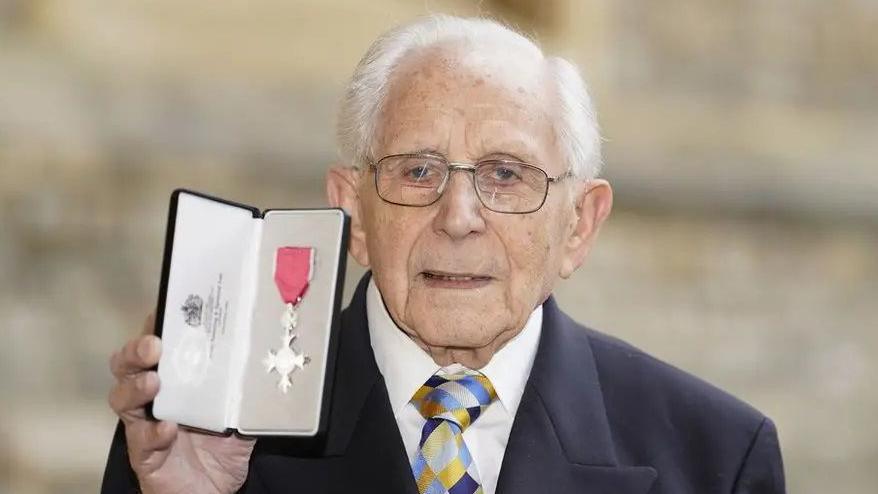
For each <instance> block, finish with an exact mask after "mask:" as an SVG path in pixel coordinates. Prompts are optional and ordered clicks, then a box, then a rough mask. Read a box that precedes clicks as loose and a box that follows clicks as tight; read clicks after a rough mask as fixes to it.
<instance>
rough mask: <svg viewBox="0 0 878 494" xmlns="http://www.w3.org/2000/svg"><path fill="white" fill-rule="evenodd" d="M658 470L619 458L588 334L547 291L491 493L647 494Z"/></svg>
mask: <svg viewBox="0 0 878 494" xmlns="http://www.w3.org/2000/svg"><path fill="white" fill-rule="evenodd" d="M656 477H657V473H656V471H655V469H653V468H652V467H647V466H622V465H619V464H618V461H617V459H616V453H615V451H614V448H613V442H612V436H611V434H610V427H609V423H608V422H607V417H606V410H605V408H604V402H603V395H602V392H601V388H600V382H599V380H598V374H597V369H596V367H595V362H594V356H593V354H592V351H591V345H590V344H589V342H588V336H587V334H586V332H585V331H584V330H582V329H581V328H580V327H578V325H577V324H576V323H575V322H573V321H572V320H571V319H570V318H569V317H567V316H566V315H565V314H563V313H562V312H561V311H560V310H559V309H558V306H557V304H556V303H555V301H554V299H553V298H551V297H550V298H549V299H548V300H547V301H546V303H545V304H544V305H543V330H542V335H541V337H540V345H539V349H538V350H537V356H536V358H535V360H534V365H533V369H532V370H531V374H530V378H529V379H528V382H527V385H526V386H525V390H524V394H523V395H522V399H521V404H520V405H519V408H518V412H517V414H516V416H515V421H514V423H513V425H512V432H511V433H510V436H509V442H508V444H507V446H506V453H505V455H504V457H503V464H502V467H501V469H500V478H499V480H498V484H497V493H498V494H525V493H528V494H529V493H533V492H544V491H547V490H548V491H551V492H553V493H559V494H563V493H567V492H569V493H573V492H576V493H581V492H612V493H613V494H645V493H647V492H649V490H650V488H651V487H652V484H653V483H654V482H655V479H656Z"/></svg>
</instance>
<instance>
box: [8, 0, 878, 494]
mask: <svg viewBox="0 0 878 494" xmlns="http://www.w3.org/2000/svg"><path fill="white" fill-rule="evenodd" d="M428 11H444V12H451V13H458V14H476V13H486V14H493V15H497V16H501V17H502V18H504V19H506V20H507V21H509V22H511V23H513V24H515V25H517V26H519V27H520V28H522V29H524V30H525V31H526V32H528V33H531V34H532V35H534V36H535V37H536V38H537V39H538V40H539V41H540V42H541V43H542V44H543V45H544V46H545V47H546V48H547V49H549V50H550V51H555V52H559V53H562V54H566V55H568V56H570V57H571V58H573V59H574V60H576V61H577V62H579V63H580V64H581V65H582V67H583V69H584V72H585V74H586V76H587V78H588V80H589V81H590V84H591V87H592V91H593V93H594V96H595V98H596V100H597V105H598V109H599V112H600V117H601V122H602V125H603V133H604V135H605V136H606V139H607V143H606V162H607V172H606V175H607V176H608V177H609V178H610V179H611V180H612V181H613V183H614V184H615V187H616V191H617V201H616V211H615V213H614V216H613V218H612V220H611V221H610V223H609V224H608V225H607V227H606V229H605V230H604V232H603V236H602V238H601V240H600V242H599V244H598V246H597V249H596V251H595V252H594V254H593V255H592V258H591V259H590V261H589V264H588V266H586V267H585V268H584V269H582V270H581V271H580V272H579V273H578V274H577V275H576V276H575V278H574V279H573V280H571V281H568V282H566V283H564V284H563V285H562V286H561V287H560V288H559V289H558V296H559V298H560V300H561V303H562V305H564V306H566V307H567V309H568V310H569V311H571V312H572V313H573V314H574V315H575V316H576V317H577V318H578V319H579V320H581V321H585V322H588V323H589V324H591V325H594V326H596V327H599V328H602V329H603V330H604V331H608V332H610V333H613V334H616V335H618V336H620V337H622V338H625V339H628V340H630V341H632V342H633V343H635V344H637V345H638V346H641V347H642V348H644V349H646V350H648V351H650V352H652V353H654V354H656V355H658V356H659V357H661V358H663V359H666V360H668V361H670V362H672V363H674V364H676V365H677V366H680V367H682V368H684V369H686V370H689V371H691V372H694V373H696V374H698V375H700V376H703V377H704V378H706V379H708V380H710V381H712V382H714V383H716V384H718V385H720V386H722V387H724V388H726V389H728V390H730V391H732V392H733V393H735V394H737V395H739V396H741V397H743V398H744V399H746V400H747V401H749V402H750V403H752V404H754V405H755V406H757V407H758V408H760V409H761V410H763V411H764V412H766V413H767V414H769V415H770V416H772V417H773V418H774V419H775V420H776V422H777V424H778V427H779V429H780V434H781V440H782V445H783V449H784V454H785V459H786V462H787V474H788V479H789V490H790V492H796V493H815V494H816V493H824V492H837V493H850V494H855V493H871V492H875V491H874V489H875V485H878V470H876V469H875V467H874V465H875V461H876V460H878V423H876V420H875V417H876V416H878V413H876V412H878V393H876V391H875V382H876V375H878V373H876V371H878V364H876V358H878V335H876V330H878V253H876V252H878V163H876V155H878V144H876V141H878V93H876V91H878V35H876V33H878V2H876V1H874V0H834V1H832V2H827V1H819V0H773V1H768V2H765V1H760V0H665V1H663V2H650V1H647V0H581V1H577V0H541V1H540V0H483V1H478V2H476V1H464V0H457V1H452V0H448V1H432V0H428V1H404V0H371V1H368V2H363V1H355V0H298V1H292V0H259V1H253V0H249V1H248V0H223V1H221V2H217V1H212V0H149V1H143V0H112V1H110V0H0V227H2V230H0V277H2V280H3V282H2V284H0V315H2V323H0V330H2V341H3V343H2V344H0V396H3V399H2V407H0V494H5V493H16V494H18V493H24V494H30V493H54V492H64V493H78V492H83V493H85V492H95V491H96V490H97V486H98V484H99V482H100V474H101V471H102V468H103V462H104V459H105V455H106V451H107V445H108V443H109V440H110V436H111V433H112V430H113V426H114V417H113V416H112V414H111V413H110V411H109V410H108V408H107V407H106V405H105V397H106V393H107V391H108V389H109V386H110V382H111V380H110V377H109V373H108V371H107V366H106V362H107V358H108V356H109V354H110V353H111V351H112V350H113V349H115V348H116V347H117V346H119V345H120V344H122V342H123V341H124V340H125V339H127V338H128V337H129V336H130V335H132V334H133V333H135V332H136V331H138V329H139V327H140V325H141V321H142V319H143V316H144V315H145V314H146V313H147V311H149V310H150V308H151V306H152V304H154V300H155V295H156V289H157V285H158V275H159V267H160V261H161V253H162V239H163V235H164V224H165V215H166V207H167V199H168V196H169V193H170V191H171V190H172V189H173V188H175V187H178V186H186V187H191V188H195V189H198V190H202V191H207V192H211V193H214V194H218V195H222V196H225V197H229V198H233V199H237V200H240V201H244V202H249V203H253V204H256V205H259V206H263V207H267V206H272V207H295V206H318V205H322V204H324V202H323V196H322V176H323V171H324V168H325V166H326V165H327V164H329V163H331V162H333V160H334V159H335V156H336V154H335V150H334V143H333V117H334V111H335V105H336V100H337V98H338V96H339V93H340V90H341V88H342V85H343V83H344V81H345V79H346V78H347V77H348V75H349V74H350V72H351V70H352V68H353V66H354V64H355V63H356V61H357V60H358V58H359V56H360V55H361V54H362V53H363V51H364V50H365V49H366V47H367V46H368V43H369V42H370V41H371V40H372V39H373V38H374V37H375V36H376V35H377V34H379V33H380V32H382V31H384V30H385V29H387V28H388V27H390V26H392V25H394V24H396V23H398V22H401V21H403V20H406V19H409V18H411V17H413V16H415V15H419V14H423V13H425V12H428ZM361 272H362V270H361V269H358V268H352V269H351V272H350V275H349V284H350V283H353V282H354V281H355V279H356V277H357V275H358V274H359V273H361Z"/></svg>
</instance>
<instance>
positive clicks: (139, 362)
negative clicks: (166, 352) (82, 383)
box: [110, 334, 162, 380]
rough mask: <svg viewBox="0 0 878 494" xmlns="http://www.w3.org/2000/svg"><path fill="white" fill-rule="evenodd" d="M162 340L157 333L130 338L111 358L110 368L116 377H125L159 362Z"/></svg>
mask: <svg viewBox="0 0 878 494" xmlns="http://www.w3.org/2000/svg"><path fill="white" fill-rule="evenodd" d="M161 346H162V341H161V340H160V339H159V338H158V337H157V336H155V335H151V334H150V335H143V336H138V337H137V338H134V339H132V340H130V341H129V342H128V343H126V344H125V346H124V347H122V349H121V350H119V351H118V352H116V353H114V354H113V356H112V357H111V358H110V370H111V371H112V372H113V375H114V376H116V379H120V380H121V379H124V378H125V377H128V376H130V375H132V374H137V373H139V372H143V371H144V370H146V369H149V368H150V367H153V366H155V365H156V364H158V362H159V357H160V356H161V353H162V348H161Z"/></svg>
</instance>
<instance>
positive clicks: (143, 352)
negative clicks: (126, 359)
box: [137, 338, 152, 360]
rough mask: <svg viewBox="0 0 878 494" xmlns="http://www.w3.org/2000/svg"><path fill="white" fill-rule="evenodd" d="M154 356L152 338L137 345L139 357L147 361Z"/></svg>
mask: <svg viewBox="0 0 878 494" xmlns="http://www.w3.org/2000/svg"><path fill="white" fill-rule="evenodd" d="M150 355H152V338H145V339H143V340H142V341H141V342H140V343H138V344H137V356H138V357H140V360H146V359H148V358H149V356H150Z"/></svg>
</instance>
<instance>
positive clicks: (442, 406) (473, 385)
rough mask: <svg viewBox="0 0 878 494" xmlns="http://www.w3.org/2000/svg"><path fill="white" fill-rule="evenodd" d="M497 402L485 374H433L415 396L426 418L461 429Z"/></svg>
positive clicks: (413, 401) (417, 405)
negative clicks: (445, 421)
mask: <svg viewBox="0 0 878 494" xmlns="http://www.w3.org/2000/svg"><path fill="white" fill-rule="evenodd" d="M495 399H497V392H496V391H495V390H494V386H492V385H491V381H489V380H488V378H487V377H485V376H484V375H483V374H464V373H456V374H448V375H439V374H434V375H432V376H430V379H427V382H426V383H424V385H423V386H421V388H420V389H419V390H418V392H417V393H415V396H414V397H412V403H413V404H414V405H415V407H417V409H418V411H420V412H421V415H423V416H424V418H426V419H445V420H450V421H452V422H454V423H455V424H457V425H458V426H459V427H460V428H461V430H464V429H466V428H467V427H469V425H470V424H472V423H473V422H475V420H476V419H477V418H478V417H479V415H481V413H482V412H483V411H484V410H485V408H487V406H488V405H490V404H491V403H492V402H493V401H494V400H495Z"/></svg>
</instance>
